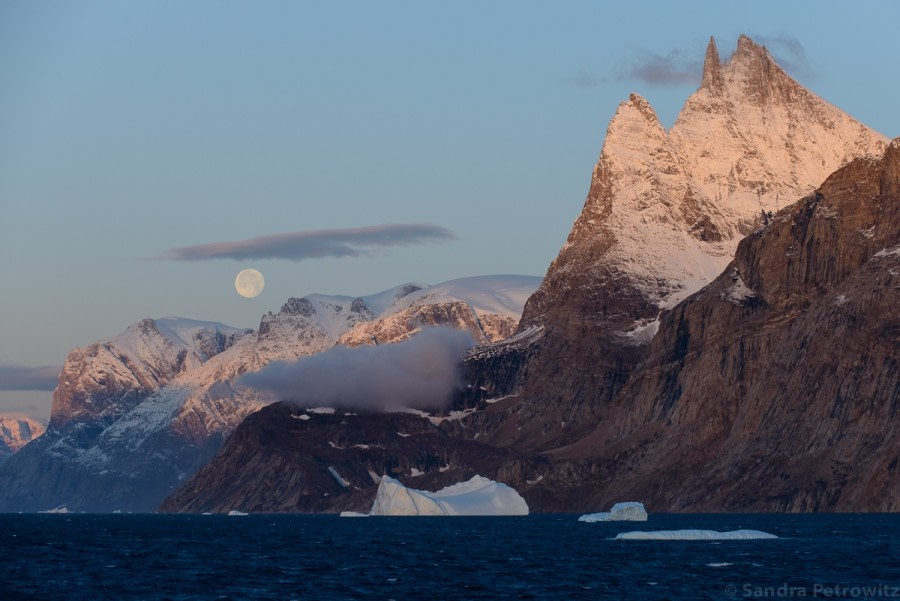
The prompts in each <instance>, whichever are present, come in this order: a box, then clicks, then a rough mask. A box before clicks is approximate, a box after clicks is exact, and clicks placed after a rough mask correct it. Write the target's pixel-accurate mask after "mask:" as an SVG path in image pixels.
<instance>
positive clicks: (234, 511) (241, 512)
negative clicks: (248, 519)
mask: <svg viewBox="0 0 900 601" xmlns="http://www.w3.org/2000/svg"><path fill="white" fill-rule="evenodd" d="M228 515H230V516H232V517H233V516H241V515H250V514H249V513H244V512H243V511H238V510H237V509H232V510H231V511H229V512H228Z"/></svg>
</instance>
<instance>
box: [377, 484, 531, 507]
mask: <svg viewBox="0 0 900 601" xmlns="http://www.w3.org/2000/svg"><path fill="white" fill-rule="evenodd" d="M370 515H528V504H527V503H526V502H525V499H523V498H522V497H521V495H519V493H518V492H516V490H515V489H513V488H511V487H509V486H507V485H506V484H501V483H499V482H494V481H493V480H489V479H488V478H484V477H482V476H474V477H472V479H471V480H467V481H466V482H460V483H459V484H454V485H452V486H448V487H446V488H442V489H441V490H439V491H437V492H428V491H424V490H415V489H413V488H407V487H406V486H404V485H403V484H402V483H401V482H398V481H397V480H395V479H393V478H391V477H390V476H382V477H381V483H380V484H379V485H378V493H377V494H376V495H375V502H374V503H372V511H371V512H370Z"/></svg>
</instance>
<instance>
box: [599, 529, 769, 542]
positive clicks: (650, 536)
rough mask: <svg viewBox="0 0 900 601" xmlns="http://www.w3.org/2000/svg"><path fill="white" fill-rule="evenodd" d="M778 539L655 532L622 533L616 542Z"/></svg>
mask: <svg viewBox="0 0 900 601" xmlns="http://www.w3.org/2000/svg"><path fill="white" fill-rule="evenodd" d="M773 538H778V537H777V536H775V535H774V534H769V533H768V532H762V531H760V530H732V531H730V532H718V531H716V530H655V531H647V532H644V531H640V530H637V531H633V532H622V533H621V534H617V535H616V540H704V541H705V540H768V539H773Z"/></svg>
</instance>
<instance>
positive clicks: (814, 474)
mask: <svg viewBox="0 0 900 601" xmlns="http://www.w3.org/2000/svg"><path fill="white" fill-rule="evenodd" d="M898 341H900V138H897V139H895V140H894V141H893V143H892V144H891V145H890V147H889V148H888V150H887V152H886V153H885V155H884V157H883V158H882V159H881V160H875V159H871V158H862V159H857V160H855V161H852V162H851V163H850V164H848V165H846V166H845V167H843V168H841V169H840V170H838V171H837V172H836V173H834V174H833V175H832V176H831V177H829V178H828V179H827V180H826V181H825V182H824V183H823V184H822V186H821V187H820V188H819V189H818V190H817V191H816V192H815V193H814V194H812V195H810V196H808V197H806V198H804V199H802V200H801V201H800V202H798V203H797V204H795V205H793V206H792V207H790V208H789V209H786V210H783V211H782V212H780V213H778V214H777V215H776V216H775V217H774V218H773V219H771V220H770V222H769V224H768V225H767V226H765V227H763V228H760V229H759V230H757V231H756V232H754V233H752V234H751V235H750V236H748V237H747V238H746V239H745V240H743V241H742V242H741V244H740V245H739V246H738V249H737V254H736V256H735V258H734V260H733V261H732V262H731V263H730V264H729V265H728V267H727V268H726V269H725V271H724V272H723V273H722V274H721V275H720V276H719V277H718V278H716V279H715V280H714V281H713V282H712V283H711V284H710V285H708V286H706V287H705V288H703V289H702V290H700V291H699V292H697V293H695V294H694V295H692V296H691V297H689V298H688V299H686V300H685V301H684V302H682V303H680V304H679V305H677V306H676V307H674V308H673V309H672V310H670V311H665V312H663V314H662V315H661V317H660V325H659V332H658V333H657V335H656V337H655V338H654V339H653V341H652V343H651V344H650V345H649V349H648V353H647V355H646V357H645V359H644V360H643V361H642V362H641V363H640V364H639V365H638V366H637V367H636V369H635V370H634V372H633V373H632V376H631V378H629V381H628V382H627V383H626V384H625V385H624V387H623V389H622V391H621V393H620V394H619V395H617V397H616V398H615V399H614V401H613V402H611V403H609V404H608V405H606V407H605V408H604V417H603V419H602V420H600V421H599V422H598V423H597V424H595V425H594V426H593V430H592V432H591V433H590V434H588V435H587V436H585V437H584V438H582V439H581V440H579V441H577V442H576V443H574V444H573V445H570V446H568V447H564V448H559V449H556V450H554V451H553V452H552V454H553V456H554V459H555V460H557V461H560V462H562V464H563V465H567V466H568V467H569V468H572V469H573V470H578V468H577V467H576V466H585V465H590V466H594V468H595V469H596V471H594V472H592V473H590V474H587V473H583V472H582V473H581V474H580V476H574V477H573V475H572V473H571V472H570V473H567V474H566V480H567V482H568V485H569V486H577V484H576V482H577V481H578V480H582V482H581V484H584V482H585V481H596V479H597V478H598V477H599V478H602V480H603V481H604V485H603V486H602V487H598V488H596V489H595V490H594V491H592V493H591V494H590V495H589V497H592V499H591V501H592V502H600V503H602V502H610V501H611V500H614V499H619V498H625V497H628V498H633V497H634V498H640V499H642V500H644V501H645V502H648V503H649V504H650V506H651V507H664V508H666V509H667V510H671V511H778V512H782V511H845V512H853V511H883V512H887V511H898V510H900V469H898V461H900V419H898V414H900V346H898ZM579 471H580V470H579ZM549 480H552V478H550V479H549Z"/></svg>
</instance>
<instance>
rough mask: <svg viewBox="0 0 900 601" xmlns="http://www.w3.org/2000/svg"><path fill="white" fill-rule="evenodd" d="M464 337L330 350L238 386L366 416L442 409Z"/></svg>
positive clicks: (427, 333) (440, 333)
mask: <svg viewBox="0 0 900 601" xmlns="http://www.w3.org/2000/svg"><path fill="white" fill-rule="evenodd" d="M472 344H473V342H472V338H471V337H470V336H469V334H468V333H467V332H461V331H459V330H454V329H450V328H428V329H426V330H423V331H422V332H420V333H419V334H417V335H415V336H413V337H412V338H410V339H408V340H405V341H403V342H399V343H397V344H386V345H380V346H364V347H357V348H347V347H335V348H333V349H331V350H329V351H325V352H323V353H318V354H316V355H312V356H310V357H304V358H302V359H300V360H299V361H275V362H272V363H270V364H269V365H267V366H266V367H264V368H263V369H261V370H260V371H257V372H253V373H249V374H245V375H244V376H242V377H241V378H240V380H239V384H242V385H244V386H249V387H251V388H255V389H257V390H262V391H268V392H269V393H271V394H272V395H273V396H274V397H276V398H277V399H279V400H286V401H293V402H295V403H298V404H300V405H301V406H304V407H336V408H345V409H362V410H371V411H397V410H400V409H405V408H413V409H424V410H437V409H442V408H445V407H446V406H447V404H448V402H449V401H450V397H451V395H452V394H453V392H454V391H456V390H458V389H459V388H460V387H461V385H462V382H461V379H460V374H459V366H460V364H461V362H462V358H463V355H465V352H466V350H468V349H469V348H470V347H471V346H472Z"/></svg>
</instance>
